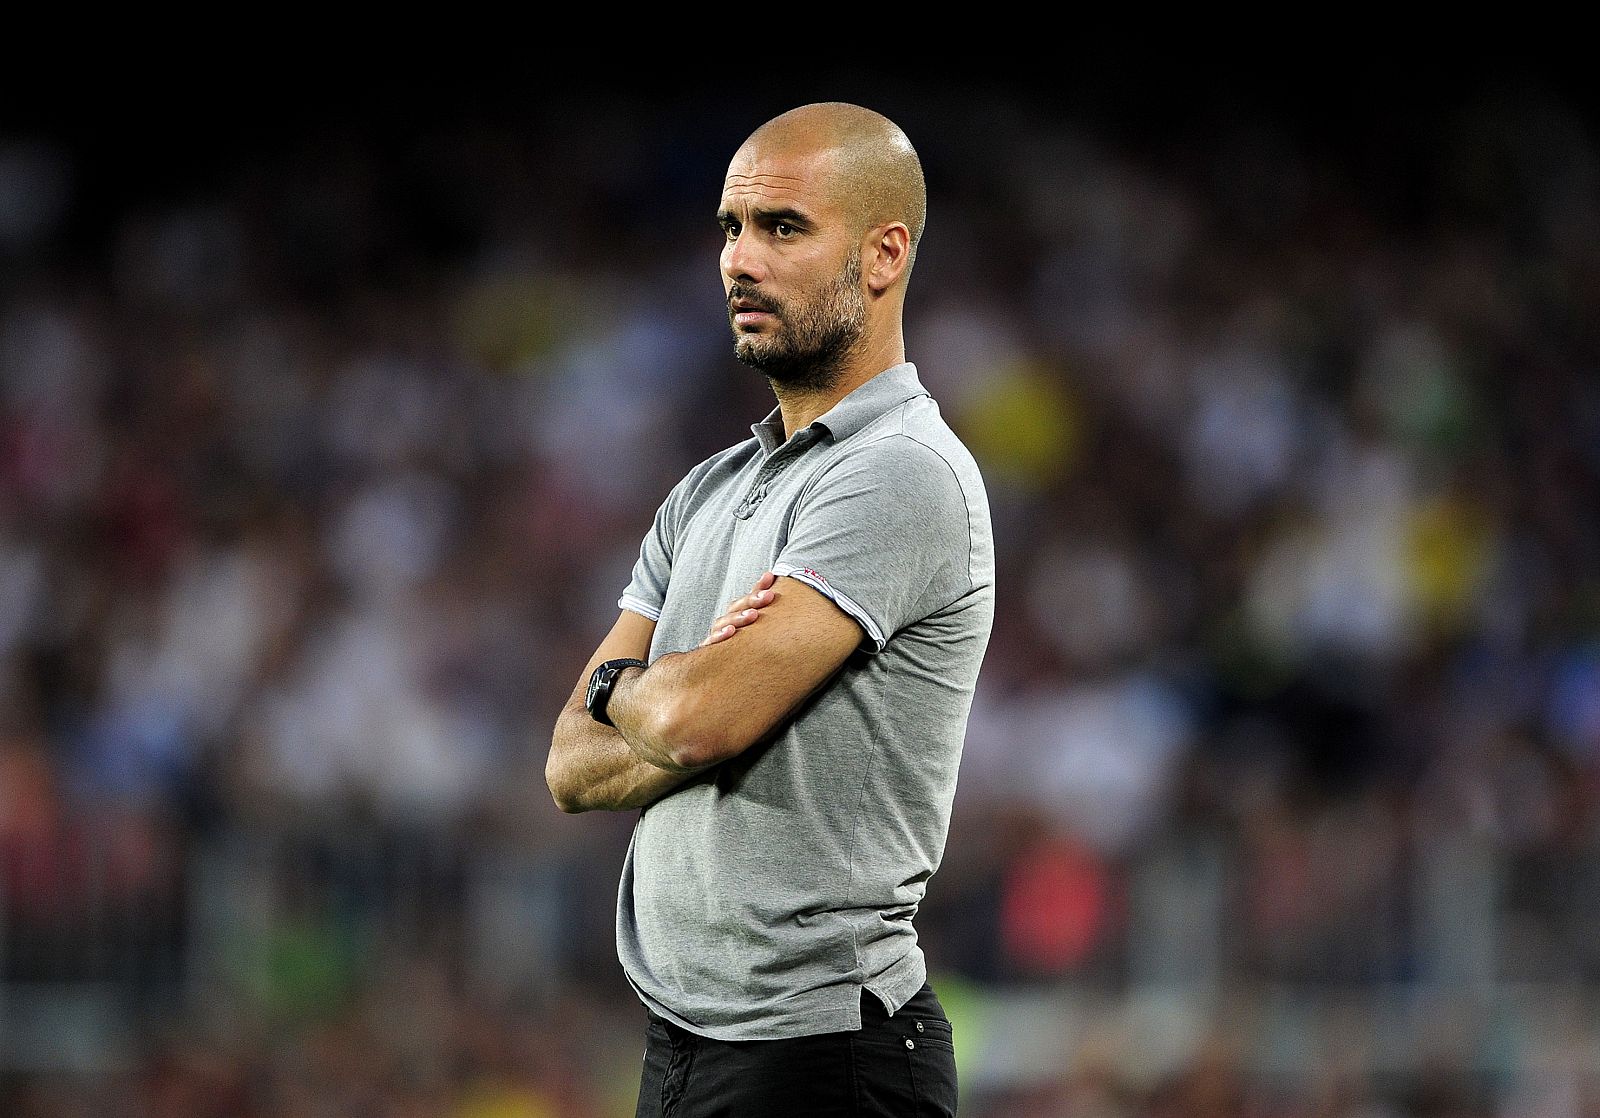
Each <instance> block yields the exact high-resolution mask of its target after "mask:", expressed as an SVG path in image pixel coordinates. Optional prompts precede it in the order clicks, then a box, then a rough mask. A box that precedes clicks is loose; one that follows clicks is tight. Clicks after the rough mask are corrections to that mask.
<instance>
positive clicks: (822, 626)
mask: <svg viewBox="0 0 1600 1118" xmlns="http://www.w3.org/2000/svg"><path fill="white" fill-rule="evenodd" d="M747 607H748V608H747ZM758 619H760V620H761V624H760V625H755V624H754V622H755V621H756V620H758ZM654 632H655V623H654V622H651V621H648V620H646V619H645V618H643V617H640V616H639V615H637V614H634V613H631V612H628V611H624V612H623V614H622V616H621V617H620V618H618V620H617V624H616V625H615V626H614V627H613V628H612V630H611V633H610V634H609V635H608V636H607V637H606V639H605V640H604V641H602V642H601V644H600V647H599V648H598V649H597V650H596V651H595V654H594V656H593V657H592V658H591V659H590V661H589V664H588V666H587V667H586V668H585V669H584V672H583V674H582V675H581V676H580V677H579V679H578V685H577V686H576V687H575V688H574V689H573V693H572V696H571V698H569V699H568V700H567V705H566V707H565V708H564V709H563V710H562V712H561V716H560V717H559V718H558V719H557V721H556V728H555V734H554V736H553V738H552V741H551V748H550V756H549V759H548V760H547V762H546V764H545V781H546V783H547V784H548V785H549V786H550V792H551V795H552V796H553V797H554V798H555V802H556V805H557V806H558V807H560V808H561V810H563V811H568V812H578V811H589V810H594V809H602V810H611V811H625V810H630V809H633V808H638V807H644V806H647V805H648V804H650V803H653V802H654V801H655V800H657V799H659V798H660V797H661V796H663V795H665V794H666V793H667V792H670V791H671V790H672V789H673V788H676V787H677V786H678V785H679V784H681V783H682V782H683V781H685V780H686V779H688V778H689V777H690V776H692V775H693V774H694V773H697V772H700V771H701V770H703V769H706V768H709V767H711V766H712V765H715V764H719V763H720V762H722V761H725V760H727V759H728V758H730V757H735V756H737V755H738V754H740V753H742V752H743V751H744V750H746V749H748V748H749V747H750V746H752V745H754V744H755V743H756V742H758V741H760V740H762V739H763V738H764V737H766V736H767V735H768V734H770V733H771V732H772V730H774V729H775V728H776V727H777V726H778V725H779V724H781V723H782V722H783V721H784V720H785V719H786V718H787V717H788V716H789V715H790V714H792V713H793V712H794V710H795V709H796V708H798V707H799V706H800V705H801V704H802V703H804V702H805V700H806V699H807V698H809V697H810V696H811V694H812V693H813V692H815V691H816V690H817V689H818V688H819V687H821V686H822V685H823V684H824V683H826V682H827V680H828V679H829V678H830V677H832V676H833V674H834V673H835V672H837V671H838V670H839V668H840V667H841V666H842V665H843V664H844V662H845V660H846V659H847V658H848V657H849V655H850V653H851V652H852V651H853V650H854V649H855V648H856V646H857V645H858V644H859V643H860V640H861V629H860V627H859V626H857V624H856V623H855V622H854V621H853V620H851V619H850V617H848V616H847V615H846V614H845V613H844V612H843V611H842V610H840V609H839V608H838V607H837V606H836V605H834V604H833V602H831V601H829V600H828V599H827V598H826V597H824V596H823V595H822V594H820V593H818V592H817V591H815V590H813V589H811V588H810V587H809V586H806V585H805V584H804V583H801V582H796V581H794V580H793V579H789V578H782V579H776V580H774V579H773V577H772V576H771V575H770V574H766V575H763V576H762V578H761V579H760V580H758V581H757V583H756V588H755V590H754V591H753V592H752V594H751V595H749V596H747V597H746V598H743V599H740V600H739V601H737V602H735V603H733V605H732V606H731V607H730V612H729V613H726V614H724V615H723V616H722V617H719V618H718V619H717V620H716V621H715V622H713V624H712V627H711V632H710V634H709V635H708V636H707V638H706V640H705V642H704V643H703V644H701V646H700V647H699V648H697V649H694V650H693V651H691V652H683V653H671V654H668V655H666V656H662V657H660V658H658V659H657V660H656V662H655V663H654V664H652V665H651V666H650V667H649V668H648V669H642V668H629V669H627V670H625V671H624V672H623V673H622V674H621V675H620V676H619V677H618V679H617V681H616V683H615V685H614V686H613V688H612V693H611V700H610V702H609V703H608V704H607V708H606V709H607V713H608V714H609V715H610V717H611V719H612V721H613V722H614V723H615V724H616V725H615V728H613V727H610V726H604V725H601V724H600V723H598V722H596V721H594V719H593V718H592V717H591V716H590V715H589V712H588V710H587V709H585V707H584V695H585V692H586V691H587V689H588V681H589V675H590V673H592V672H593V671H594V669H595V667H596V666H597V665H599V664H600V663H601V662H602V661H605V660H609V659H614V658H616V657H621V656H632V657H636V658H638V659H644V658H645V657H646V656H647V655H648V653H649V648H650V638H651V636H652V635H653V633H654ZM735 634H737V637H735Z"/></svg>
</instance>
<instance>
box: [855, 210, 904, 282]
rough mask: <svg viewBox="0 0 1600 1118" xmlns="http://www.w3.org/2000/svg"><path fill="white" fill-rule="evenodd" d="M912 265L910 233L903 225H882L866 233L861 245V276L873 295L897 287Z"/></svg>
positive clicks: (897, 222) (901, 223)
mask: <svg viewBox="0 0 1600 1118" xmlns="http://www.w3.org/2000/svg"><path fill="white" fill-rule="evenodd" d="M910 263H911V231H910V230H909V229H907V228H906V227H905V223H904V222H900V221H894V222H890V223H889V224H888V225H880V226H878V227H877V228H875V229H873V230H872V231H871V232H869V233H868V234H867V239H866V243H865V244H864V245H862V252H861V264H862V268H861V274H862V278H863V279H864V280H866V281H867V288H868V289H869V290H870V291H871V292H872V293H873V294H874V295H882V294H883V293H884V292H885V291H887V290H889V288H890V287H892V286H894V283H895V281H896V280H898V279H899V278H900V277H901V276H902V275H903V274H904V273H905V270H906V265H908V264H910Z"/></svg>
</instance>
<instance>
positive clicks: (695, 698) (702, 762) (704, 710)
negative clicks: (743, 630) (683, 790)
mask: <svg viewBox="0 0 1600 1118" xmlns="http://www.w3.org/2000/svg"><path fill="white" fill-rule="evenodd" d="M741 639H743V638H741ZM736 643H737V642H726V643H724V644H717V645H708V646H702V647H700V648H697V649H694V650H692V651H689V652H677V653H670V654H668V655H666V656H661V657H658V658H657V659H656V660H655V662H654V663H652V664H651V665H650V667H649V668H648V669H646V670H642V671H640V670H629V671H626V672H624V673H623V674H622V676H621V677H619V679H618V681H617V686H616V687H615V689H614V690H613V691H612V698H611V703H610V705H609V706H608V708H607V712H608V713H609V714H610V716H611V719H612V721H613V722H615V723H616V726H617V729H618V730H619V731H621V733H622V737H623V738H624V740H625V741H626V742H627V744H628V746H629V748H630V749H631V750H632V751H633V753H634V755H635V756H637V757H638V758H639V759H640V760H642V761H645V762H646V763H648V764H650V765H652V766H654V767H656V768H658V769H662V770H666V771H669V772H681V773H683V774H684V775H685V776H687V775H689V774H691V773H694V772H698V771H700V770H702V769H706V768H709V767H711V766H712V765H717V764H720V763H722V762H723V761H726V760H729V759H730V758H732V757H737V756H738V755H739V754H741V753H743V752H744V751H745V750H746V749H749V748H750V747H751V746H752V745H754V744H755V743H756V742H758V741H761V740H763V739H764V738H766V737H767V735H768V734H770V733H771V732H772V730H773V729H775V728H776V727H777V726H778V725H779V724H780V723H782V722H784V721H786V720H787V719H788V717H789V716H790V715H791V714H792V713H793V712H794V710H795V709H796V708H798V707H799V706H800V705H801V703H802V702H803V701H804V700H805V698H806V697H807V696H806V694H804V693H801V694H799V695H798V697H796V698H795V700H794V701H793V702H790V703H786V704H774V703H773V702H772V699H773V695H772V694H766V695H754V694H750V693H749V692H748V691H746V690H745V687H744V684H745V682H746V681H747V680H748V679H749V678H750V672H749V670H748V666H747V665H743V664H741V663H740V662H739V660H738V651H737V650H736V649H735V648H734V647H733V645H734V644H736ZM772 682H773V681H772V680H771V679H770V678H769V679H767V680H763V681H762V683H761V684H758V686H760V685H765V684H770V683H772Z"/></svg>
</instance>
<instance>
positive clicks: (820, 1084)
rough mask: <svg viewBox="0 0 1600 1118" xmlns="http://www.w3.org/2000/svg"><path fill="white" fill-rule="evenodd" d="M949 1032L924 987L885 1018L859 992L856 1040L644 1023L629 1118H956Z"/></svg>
mask: <svg viewBox="0 0 1600 1118" xmlns="http://www.w3.org/2000/svg"><path fill="white" fill-rule="evenodd" d="M955 1112H956V1051H955V1045H954V1041H953V1037H952V1035H951V1032H950V1022H949V1020H948V1019H947V1018H946V1017H945V1015H944V1009H943V1008H942V1007H941V1006H940V1005H939V999H938V998H937V997H935V996H934V993H933V988H932V987H930V986H927V985H924V986H923V987H922V989H921V990H920V991H918V992H917V994H916V995H915V996H914V997H913V998H912V999H911V1000H910V1001H908V1002H907V1003H906V1004H905V1005H903V1006H901V1007H900V1012H898V1013H896V1014H895V1015H894V1016H893V1017H890V1016H889V1015H888V1014H887V1013H885V1012H884V1008H883V1003H881V1002H880V1001H878V999H877V996H876V995H874V994H870V993H867V992H866V991H865V990H863V991H862V992H861V1029H860V1031H858V1032H843V1033H818V1034H817V1035H815V1036H802V1037H794V1038H792V1039H787V1040H742V1041H727V1040H711V1039H709V1038H707V1037H703V1036H698V1035H696V1034H695V1033H691V1032H688V1031H686V1030H684V1029H680V1028H679V1027H678V1026H676V1025H674V1024H672V1023H671V1022H668V1021H664V1020H662V1019H661V1018H660V1017H657V1016H656V1015H655V1014H654V1013H652V1014H650V1025H649V1031H648V1033H647V1042H646V1044H645V1052H644V1075H643V1078H642V1079H641V1080H640V1083H639V1108H638V1110H637V1112H636V1118H786V1116H789V1115H793V1116H794V1118H802V1116H803V1118H829V1116H837V1118H846V1116H849V1118H855V1116H862V1118H866V1116H879V1115H881V1116H883V1118H919V1116H921V1115H929V1116H936V1118H953V1116H954V1115H955Z"/></svg>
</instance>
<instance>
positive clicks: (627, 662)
mask: <svg viewBox="0 0 1600 1118" xmlns="http://www.w3.org/2000/svg"><path fill="white" fill-rule="evenodd" d="M630 668H639V669H641V670H642V669H643V668H644V661H643V660H637V659H634V658H633V657H631V656H625V657H619V658H617V659H614V660H607V661H605V662H604V663H603V664H599V665H597V666H596V667H595V669H594V671H593V673H591V674H590V676H589V690H588V693H587V694H585V696H584V700H583V705H584V706H585V707H586V708H587V709H588V711H589V717H590V718H593V719H594V720H595V721H596V722H598V723H600V724H601V725H602V726H612V727H615V726H616V722H615V721H613V717H612V712H611V700H612V692H613V691H614V690H615V689H616V685H617V683H618V682H619V681H620V680H621V677H622V674H623V672H624V671H626V670H628V669H630Z"/></svg>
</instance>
